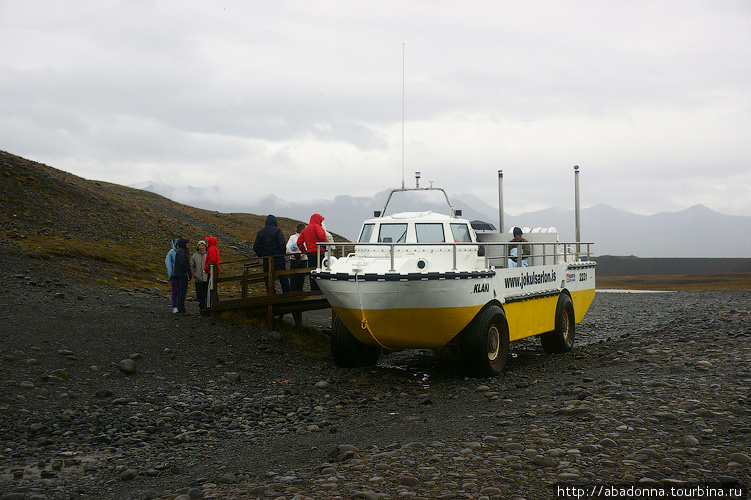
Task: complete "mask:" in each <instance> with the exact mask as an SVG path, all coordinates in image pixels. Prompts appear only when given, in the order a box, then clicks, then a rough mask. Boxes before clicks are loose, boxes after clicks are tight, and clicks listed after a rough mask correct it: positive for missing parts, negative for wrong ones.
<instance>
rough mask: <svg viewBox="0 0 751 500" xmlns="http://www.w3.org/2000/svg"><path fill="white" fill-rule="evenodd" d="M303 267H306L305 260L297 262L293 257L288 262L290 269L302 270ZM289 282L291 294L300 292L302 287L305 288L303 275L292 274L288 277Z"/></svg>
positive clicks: (306, 262)
mask: <svg viewBox="0 0 751 500" xmlns="http://www.w3.org/2000/svg"><path fill="white" fill-rule="evenodd" d="M305 267H308V261H306V260H297V259H295V258H294V257H293V258H292V259H291V260H290V261H289V268H290V269H303V268H305ZM289 281H290V286H291V287H292V291H293V292H301V291H302V289H303V286H305V275H304V274H293V275H292V276H291V277H290V279H289Z"/></svg>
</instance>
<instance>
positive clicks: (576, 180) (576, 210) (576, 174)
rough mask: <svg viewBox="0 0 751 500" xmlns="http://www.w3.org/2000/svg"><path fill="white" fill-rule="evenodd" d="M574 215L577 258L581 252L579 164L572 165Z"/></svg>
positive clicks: (577, 258)
mask: <svg viewBox="0 0 751 500" xmlns="http://www.w3.org/2000/svg"><path fill="white" fill-rule="evenodd" d="M574 217H575V219H576V220H575V227H576V260H579V256H580V252H581V248H580V247H581V245H580V242H581V234H580V230H581V220H580V217H579V165H574Z"/></svg>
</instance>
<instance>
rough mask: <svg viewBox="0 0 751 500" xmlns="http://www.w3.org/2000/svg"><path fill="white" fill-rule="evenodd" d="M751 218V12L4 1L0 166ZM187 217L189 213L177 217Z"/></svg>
mask: <svg viewBox="0 0 751 500" xmlns="http://www.w3.org/2000/svg"><path fill="white" fill-rule="evenodd" d="M403 47H404V48H405V50H404V52H405V54H406V57H405V59H404V60H405V64H404V67H405V71H404V84H405V98H406V104H405V107H404V113H405V133H404V134H405V141H404V158H405V160H404V161H405V166H404V170H405V172H406V183H407V185H413V184H414V181H413V172H414V171H417V170H419V171H421V172H422V179H423V185H427V181H428V180H434V181H435V185H436V186H439V187H444V188H446V189H447V190H448V191H449V192H451V193H472V194H475V195H477V196H479V197H480V198H482V199H483V200H484V201H486V202H487V203H490V204H491V205H495V206H497V200H498V197H497V171H498V170H499V169H502V170H503V171H504V191H505V192H504V207H505V208H506V211H507V212H509V213H512V214H519V213H521V212H525V211H530V210H536V209H540V208H546V207H549V206H560V207H571V206H572V205H573V169H572V167H573V165H575V164H578V165H580V167H581V171H582V177H581V187H582V206H584V207H586V206H592V205H596V204H599V203H607V204H610V205H612V206H615V207H616V208H619V209H622V210H628V211H631V212H636V213H641V214H653V213H657V212H662V211H677V210H682V209H684V208H687V207H689V206H692V205H695V204H698V203H702V204H704V205H706V206H708V207H709V208H712V209H714V210H717V211H719V212H722V213H726V214H734V215H751V2H749V1H748V0H712V1H699V0H659V1H658V0H622V1H618V0H602V1H595V0H587V1H584V0H572V1H558V0H525V1H507V0H489V1H475V0H462V1H461V2H459V1H454V2H448V1H440V0H431V1H391V0H385V1H383V0H382V1H378V2H374V1H372V0H369V1H356V0H346V1H345V0H341V1H302V0H301V1H286V0H274V1H271V0H269V1H259V0H251V1H248V0H238V1H235V0H229V1H222V2H219V1H197V0H193V1H185V0H183V1H171V0H167V1H148V0H131V1H114V0H65V1H55V2H52V1H38V0H0V149H2V150H5V151H8V152H10V153H13V154H17V155H20V156H23V157H25V158H28V159H31V160H35V161H39V162H43V163H46V164H48V165H50V166H53V167H55V168H59V169H62V170H65V171H68V172H72V173H74V174H77V175H80V176H82V177H85V178H88V179H97V180H105V181H110V182H116V183H119V184H125V185H134V184H137V183H143V182H147V181H155V182H160V183H165V184H171V185H175V186H182V185H190V186H197V187H206V188H210V187H214V186H216V187H218V188H219V189H218V193H220V194H218V195H217V196H222V197H223V198H224V199H226V200H230V201H242V200H248V201H254V200H258V199H260V198H261V197H263V196H265V195H267V194H275V195H277V196H280V197H282V198H285V199H288V200H312V199H331V198H333V197H334V196H336V195H340V194H349V195H353V196H371V195H373V194H375V193H376V192H378V191H382V190H384V189H388V188H391V187H398V186H399V185H400V184H401V178H402V81H403V78H402V74H403V73H402V66H403V64H402V52H403ZM179 201H184V200H179Z"/></svg>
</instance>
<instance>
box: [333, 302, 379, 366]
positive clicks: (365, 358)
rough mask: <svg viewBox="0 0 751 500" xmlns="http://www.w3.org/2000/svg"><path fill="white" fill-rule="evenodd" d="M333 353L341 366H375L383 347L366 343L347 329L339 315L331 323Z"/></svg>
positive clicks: (337, 363) (336, 361)
mask: <svg viewBox="0 0 751 500" xmlns="http://www.w3.org/2000/svg"><path fill="white" fill-rule="evenodd" d="M331 355H332V356H333V357H334V363H336V366H339V367H341V368H358V367H361V366H373V365H375V364H376V363H377V362H378V357H379V356H380V355H381V348H380V347H378V346H369V345H365V344H363V343H362V342H360V341H359V340H357V339H356V338H355V336H354V335H352V334H351V333H350V331H349V330H347V327H346V326H344V323H342V320H340V319H339V316H336V315H335V316H334V320H333V322H332V323H331Z"/></svg>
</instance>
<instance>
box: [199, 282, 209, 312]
mask: <svg viewBox="0 0 751 500" xmlns="http://www.w3.org/2000/svg"><path fill="white" fill-rule="evenodd" d="M208 291H209V282H208V281H196V299H198V308H199V309H202V310H203V309H206V294H207V293H208Z"/></svg>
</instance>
